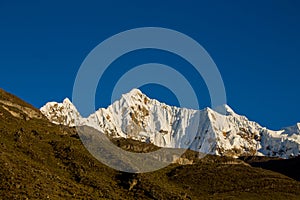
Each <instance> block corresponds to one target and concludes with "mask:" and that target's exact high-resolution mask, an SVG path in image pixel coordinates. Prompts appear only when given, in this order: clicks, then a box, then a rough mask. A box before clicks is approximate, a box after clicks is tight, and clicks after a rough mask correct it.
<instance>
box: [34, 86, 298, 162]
mask: <svg viewBox="0 0 300 200" xmlns="http://www.w3.org/2000/svg"><path fill="white" fill-rule="evenodd" d="M218 110H225V111H226V112H225V113H224V112H218ZM40 111H41V112H42V113H43V114H44V115H45V116H46V117H47V118H48V119H49V120H50V121H51V122H52V123H55V124H61V125H65V126H69V127H74V126H89V127H92V128H94V129H96V130H98V131H100V132H103V133H105V134H107V135H109V136H111V137H123V138H131V139H134V140H139V141H142V142H147V143H153V144H154V145H157V146H159V147H168V148H184V149H191V150H194V151H198V152H201V153H205V154H213V155H222V156H230V157H239V156H253V155H258V156H269V157H281V158H290V157H294V156H297V155H299V150H300V146H299V145H300V123H298V124H297V125H295V126H291V127H286V128H283V129H282V130H278V131H274V130H269V129H267V128H266V127H262V126H260V125H259V124H258V123H256V122H254V121H250V120H248V119H247V117H245V116H242V115H239V114H236V113H235V112H234V111H233V110H232V109H231V108H230V107H229V106H228V105H222V106H220V107H219V108H217V109H215V110H212V109H210V108H205V109H203V110H193V109H187V108H179V107H175V106H169V105H167V104H165V103H161V102H159V101H157V100H155V99H150V98H149V97H147V96H146V95H145V94H143V93H142V92H141V91H140V90H138V89H133V90H131V91H130V92H129V93H127V94H123V95H122V97H121V98H120V100H118V101H115V102H114V103H113V104H111V105H110V106H108V107H107V108H100V109H98V110H97V111H96V112H94V113H92V114H91V115H90V116H88V117H87V118H84V117H82V116H81V115H80V113H79V112H78V111H77V109H76V107H75V106H74V105H73V104H72V102H71V101H70V100H69V99H67V98H66V99H65V100H64V101H63V102H62V103H57V102H48V103H46V104H45V105H44V106H43V107H41V108H40ZM221 113H223V114H221Z"/></svg>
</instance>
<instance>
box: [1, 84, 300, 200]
mask: <svg viewBox="0 0 300 200" xmlns="http://www.w3.org/2000/svg"><path fill="white" fill-rule="evenodd" d="M113 142H114V143H115V144H116V145H117V146H119V147H121V148H123V149H125V150H128V151H136V152H148V151H154V150H156V149H158V148H157V147H155V146H153V145H149V144H145V143H140V142H137V141H133V140H125V139H113ZM184 157H185V158H186V159H188V160H193V163H194V164H191V165H179V164H172V165H170V166H168V167H166V168H163V169H161V170H159V171H155V172H151V173H143V174H130V173H124V172H119V171H116V170H113V169H111V168H109V167H107V166H105V165H103V164H102V163H100V162H99V161H98V160H96V159H95V158H94V157H93V156H91V155H90V153H89V152H88V151H87V150H86V149H85V148H84V146H83V145H82V143H81V140H80V139H79V137H78V134H77V133H76V131H75V129H71V128H68V127H64V126H58V125H54V124H52V123H50V122H48V121H47V119H46V118H45V117H43V116H42V115H41V113H40V112H39V111H38V110H37V109H35V108H34V107H32V106H31V105H29V104H27V103H25V102H23V101H22V100H20V99H18V98H17V97H15V96H13V95H11V94H8V93H6V92H5V91H3V90H0V199H257V198H259V199H299V197H300V182H297V181H295V180H293V179H291V178H289V177H287V176H285V175H282V174H279V173H276V172H273V171H269V170H264V169H262V168H254V167H251V166H250V165H248V164H246V163H244V162H243V161H240V160H235V159H232V158H225V157H216V156H206V157H204V158H203V159H197V153H196V152H192V151H187V152H186V154H185V155H184Z"/></svg>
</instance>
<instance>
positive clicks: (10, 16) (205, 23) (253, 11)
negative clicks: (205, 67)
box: [0, 0, 300, 129]
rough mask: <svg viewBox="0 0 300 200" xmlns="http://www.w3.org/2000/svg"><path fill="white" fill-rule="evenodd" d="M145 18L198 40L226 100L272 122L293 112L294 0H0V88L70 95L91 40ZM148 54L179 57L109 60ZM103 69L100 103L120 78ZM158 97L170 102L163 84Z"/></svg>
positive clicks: (298, 60)
mask: <svg viewBox="0 0 300 200" xmlns="http://www.w3.org/2000/svg"><path fill="white" fill-rule="evenodd" d="M145 26H157V27H165V28H170V29H174V30H177V31H180V32H182V33H185V34H187V35H188V36H190V37H192V38H194V39H195V40H197V41H198V42H199V43H200V44H201V45H202V46H203V47H204V48H205V49H206V50H207V51H208V52H209V54H210V55H211V57H212V58H213V60H214V61H215V63H216V64H217V66H218V68H219V70H220V72H221V74H222V77H223V80H224V83H225V86H226V91H227V99H228V104H229V105H230V106H231V107H232V108H233V109H234V110H235V111H236V112H237V113H241V114H245V115H247V116H248V118H249V119H252V120H255V121H258V122H259V123H260V124H261V125H263V126H267V127H270V128H273V129H278V128H280V127H283V126H288V125H292V124H295V123H296V122H299V121H300V104H299V102H300V89H299V81H300V78H299V75H300V55H299V54H300V1H297V0H285V1H282V0H274V1H199V0H195V1H181V0H180V1H179V0H172V1H167V0H165V1H154V0H152V1H141V0H138V1H133V0H131V1H121V0H120V1H113V0H112V1H98V0H97V1H96V0H95V1H56V0H52V1H41V0H40V1H38V0H35V1H19V2H17V1H0V66H1V73H0V87H1V88H3V89H5V90H7V91H9V92H11V93H13V94H15V95H17V96H19V97H21V98H23V99H24V100H26V101H27V102H29V103H31V104H33V105H34V106H36V107H40V106H42V105H43V104H44V103H46V102H47V101H52V100H55V101H61V100H63V98H64V97H69V98H71V96H72V88H73V82H74V79H75V76H76V72H77V70H78V69H79V67H80V65H81V63H82V61H83V59H84V58H85V57H86V56H87V54H88V53H89V52H90V51H91V50H92V49H93V48H94V47H95V46H96V45H98V44H99V43H100V42H101V41H103V40H105V39H106V38H108V37H110V36H112V35H114V34H116V33H118V32H121V31H124V30H127V29H132V28H137V27H145ZM147 53H149V54H148V56H145V55H146V54H147ZM149 55H150V56H149ZM148 61H156V62H160V63H165V64H168V65H169V66H172V65H174V66H176V65H177V67H179V68H180V65H181V64H182V65H184V63H183V61H180V60H178V58H176V57H175V56H172V55H169V54H166V53H164V52H159V51H152V52H135V53H133V54H132V55H131V54H130V55H128V57H126V58H125V57H124V58H123V57H122V58H120V59H119V60H117V61H116V62H115V63H114V64H113V65H115V66H118V65H122V66H132V65H135V64H142V63H143V62H148ZM112 67H113V66H112ZM120 73H122V71H121V72H119V75H120ZM107 74H108V75H107V77H110V78H107V80H110V82H107V87H103V88H99V91H100V90H101V91H102V93H101V92H97V95H96V98H97V107H99V106H104V107H105V106H107V104H108V103H109V101H108V98H107V97H105V95H104V96H103V94H106V93H107V94H109V92H110V91H111V88H112V87H113V85H112V84H113V83H114V79H117V77H118V74H116V75H115V76H112V73H109V72H107ZM186 75H187V76H191V77H192V76H193V73H192V72H191V71H188V72H186ZM195 80H196V79H195ZM197 80H198V79H197ZM104 81H105V79H104ZM142 90H143V91H144V92H145V93H146V94H148V95H149V96H151V97H156V98H158V95H157V94H158V92H159V91H163V90H165V89H163V88H161V87H158V86H155V85H152V86H151V85H150V86H149V85H148V86H145V87H144V88H142ZM197 92H198V95H199V96H201V98H203V99H202V100H201V103H202V105H201V106H202V107H205V106H209V105H210V104H209V96H208V93H207V89H206V86H205V84H204V83H203V81H202V82H201V81H199V87H198V88H197ZM101 95H102V96H101ZM159 98H160V100H162V101H165V102H166V103H170V104H173V105H176V99H174V98H173V96H172V94H171V93H170V92H166V93H165V95H163V96H161V97H159Z"/></svg>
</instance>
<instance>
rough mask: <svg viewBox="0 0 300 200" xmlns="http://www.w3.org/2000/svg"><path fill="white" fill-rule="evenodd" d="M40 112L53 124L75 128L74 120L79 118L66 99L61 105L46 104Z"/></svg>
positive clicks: (54, 103) (55, 103)
mask: <svg viewBox="0 0 300 200" xmlns="http://www.w3.org/2000/svg"><path fill="white" fill-rule="evenodd" d="M40 111H41V112H42V113H43V114H44V115H45V116H46V117H47V118H48V119H49V120H50V121H51V122H52V123H54V124H63V125H66V126H75V125H76V124H75V120H77V119H79V118H81V116H80V114H79V112H78V111H77V109H76V108H75V106H74V105H73V104H72V103H71V101H70V100H69V99H68V98H66V99H64V101H63V102H62V103H57V102H48V103H47V104H46V105H44V106H43V107H41V108H40Z"/></svg>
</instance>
